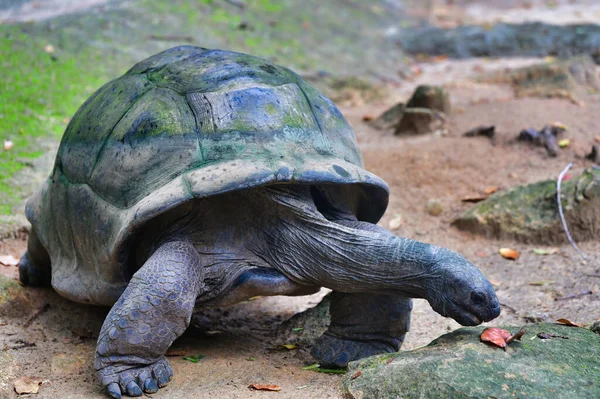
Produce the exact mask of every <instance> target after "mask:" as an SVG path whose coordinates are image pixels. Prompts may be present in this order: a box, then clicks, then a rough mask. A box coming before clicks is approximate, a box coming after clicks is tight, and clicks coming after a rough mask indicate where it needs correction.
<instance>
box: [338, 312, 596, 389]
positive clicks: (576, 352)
mask: <svg viewBox="0 0 600 399" xmlns="http://www.w3.org/2000/svg"><path fill="white" fill-rule="evenodd" d="M484 328H485V327H470V328H461V329H458V330H456V331H453V332H451V333H448V334H445V335H443V336H441V337H439V338H437V339H436V340H434V341H433V342H431V343H430V344H429V345H427V346H425V347H422V348H418V349H415V350H412V351H406V352H400V353H394V354H387V355H379V356H374V357H370V358H367V359H363V360H361V361H357V362H352V363H350V366H349V370H348V373H347V374H346V376H345V377H344V380H343V382H342V384H343V389H344V391H345V393H346V395H347V397H350V398H404V399H411V398H421V399H427V398H472V399H475V398H482V399H487V398H496V399H501V398H552V399H558V398H565V399H566V398H598V397H600V337H599V336H598V335H597V334H594V333H593V332H591V331H590V330H587V329H585V328H578V327H568V326H563V325H558V324H532V325H529V326H527V332H526V334H525V335H524V336H523V337H522V339H521V341H520V342H519V341H514V342H513V343H511V344H510V345H509V347H508V348H507V350H506V351H503V350H502V349H500V348H496V347H492V346H490V345H487V344H484V343H482V342H480V339H479V336H480V334H481V332H482V331H483V329H484ZM502 328H504V329H507V330H509V331H511V332H512V333H515V332H516V331H517V330H518V329H519V327H502ZM540 332H545V333H549V334H555V335H558V336H564V337H568V338H567V339H564V338H550V339H545V340H542V339H540V338H538V337H537V334H538V333H540ZM359 371H360V374H359V373H358V372H359Z"/></svg>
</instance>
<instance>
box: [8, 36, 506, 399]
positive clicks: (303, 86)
mask: <svg viewBox="0 0 600 399" xmlns="http://www.w3.org/2000/svg"><path fill="white" fill-rule="evenodd" d="M388 194H389V193H388V187H387V185H386V184H385V182H383V181H382V180H381V179H380V178H378V177H377V176H375V175H373V174H371V173H369V172H367V171H366V170H364V168H363V162H362V158H361V154H360V152H359V149H358V145H357V141H356V138H355V136H354V133H353V131H352V130H351V128H350V127H349V126H348V123H347V122H346V120H345V119H344V117H343V116H342V115H341V113H340V111H339V110H338V109H337V108H336V107H335V105H334V104H333V103H332V102H331V101H330V100H328V99H327V98H325V97H324V96H323V95H322V94H320V93H319V92H318V91H317V90H315V89H314V88H313V87H311V86H310V85H309V84H308V83H307V82H305V81H304V80H303V79H301V78H300V77H299V76H298V75H296V74H295V73H293V72H292V71H290V70H289V69H286V68H283V67H281V66H277V65H273V64H272V63H269V62H267V61H265V60H263V59H260V58H257V57H253V56H250V55H245V54H240V53H234V52H229V51H221V50H208V49H204V48H199V47H192V46H181V47H175V48H172V49H169V50H166V51H164V52H162V53H159V54H157V55H154V56H152V57H150V58H148V59H145V60H143V61H141V62H139V63H138V64H136V65H135V66H134V67H133V68H131V69H130V70H129V71H128V72H127V73H126V74H125V75H123V76H122V77H120V78H118V79H116V80H113V81H112V82H109V83H107V84H106V85H105V86H103V87H102V88H100V89H99V90H98V91H97V92H96V93H94V94H93V95H92V97H91V98H89V99H88V100H87V101H86V102H85V103H84V104H83V105H82V106H81V108H80V109H79V110H78V111H77V113H76V114H75V116H74V117H73V119H72V120H71V122H70V123H69V125H68V127H67V129H66V131H65V133H64V136H63V138H62V142H61V144H60V147H59V149H58V154H57V156H56V162H55V164H54V168H53V170H52V173H51V175H50V177H49V178H48V179H47V180H46V181H45V182H44V183H43V185H42V187H41V189H40V190H39V191H38V192H37V193H36V194H35V195H34V196H33V197H32V198H31V199H30V200H29V202H28V204H27V210H26V212H27V217H28V219H29V221H30V222H31V225H32V229H31V234H30V236H29V242H28V249H27V252H26V253H25V254H24V255H23V257H22V259H21V262H20V266H19V271H20V278H21V281H22V282H23V283H24V284H29V285H38V286H44V285H52V287H53V288H54V289H55V290H56V291H57V292H58V293H59V294H60V295H62V296H64V297H66V298H69V299H71V300H73V301H77V302H82V303H88V304H96V305H104V306H112V309H111V310H110V313H109V314H108V316H107V318H106V320H105V322H104V325H103V326H102V329H101V331H100V335H99V338H98V344H97V348H96V354H95V361H94V365H95V368H96V370H97V373H98V377H99V379H100V382H101V383H102V385H103V386H105V387H106V389H107V392H108V394H109V395H111V396H112V397H115V398H120V397H121V395H123V394H127V395H130V396H140V395H142V394H143V392H147V393H152V392H156V391H158V389H159V387H164V386H165V385H167V383H168V382H169V380H170V379H171V377H172V375H173V371H172V370H171V367H170V366H169V362H168V361H167V359H166V358H165V352H166V351H167V349H168V348H169V346H170V345H171V344H172V343H173V341H174V340H175V339H176V338H177V337H179V336H180V335H181V334H182V333H183V332H184V331H185V330H186V328H187V326H188V324H189V322H190V318H191V316H192V313H193V312H194V310H198V309H202V308H206V307H214V306H224V305H230V304H234V303H237V302H240V301H243V300H246V299H248V298H250V297H252V296H256V295H306V294H311V293H314V292H316V291H317V290H319V289H320V287H327V288H330V289H331V290H333V294H332V301H331V306H330V311H331V324H330V326H329V329H328V330H327V331H326V332H325V333H324V334H323V335H322V336H321V337H320V338H319V339H318V340H317V342H316V343H315V345H314V347H313V348H312V352H311V353H312V355H313V356H314V357H315V358H316V359H317V360H318V361H319V362H320V363H321V364H322V365H329V366H338V367H344V366H346V365H347V364H348V362H350V361H352V360H356V359H359V358H362V357H366V356H370V355H375V354H379V353H384V352H394V351H398V350H399V348H400V345H401V344H402V341H403V339H404V336H405V334H406V332H407V331H408V327H409V319H410V311H411V308H412V302H411V299H410V298H425V299H426V300H428V301H429V303H430V304H431V306H432V307H433V309H434V310H435V311H436V312H438V313H439V314H441V315H443V316H448V317H452V318H454V319H455V320H456V321H458V322H459V323H460V324H463V325H476V324H479V323H481V322H483V321H488V320H491V319H493V318H495V317H497V316H498V315H499V313H500V306H499V303H498V300H497V298H496V295H495V293H494V290H493V288H492V286H491V285H490V283H489V282H488V280H487V279H486V278H485V277H484V276H483V274H482V273H481V272H480V271H479V270H478V269H477V268H476V267H475V266H474V265H473V264H472V263H471V262H469V261H467V260H466V259H465V258H464V257H462V256H461V255H459V254H457V253H455V252H453V251H451V250H449V249H446V248H441V247H438V246H435V245H429V244H425V243H421V242H417V241H414V240H411V239H407V238H400V237H397V236H395V235H393V234H391V233H390V232H388V231H386V230H385V229H383V228H381V227H378V226H377V225H376V223H377V222H378V220H379V219H380V218H381V216H382V215H383V213H384V211H385V210H386V206H387V203H388Z"/></svg>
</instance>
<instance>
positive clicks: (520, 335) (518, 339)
mask: <svg viewBox="0 0 600 399" xmlns="http://www.w3.org/2000/svg"><path fill="white" fill-rule="evenodd" d="M526 332H527V330H526V329H525V327H521V329H520V330H519V331H517V333H516V334H513V335H511V336H510V337H508V339H507V340H506V345H509V344H510V343H511V342H513V341H514V340H515V339H516V340H517V341H520V340H521V337H522V336H523V335H525V333H526Z"/></svg>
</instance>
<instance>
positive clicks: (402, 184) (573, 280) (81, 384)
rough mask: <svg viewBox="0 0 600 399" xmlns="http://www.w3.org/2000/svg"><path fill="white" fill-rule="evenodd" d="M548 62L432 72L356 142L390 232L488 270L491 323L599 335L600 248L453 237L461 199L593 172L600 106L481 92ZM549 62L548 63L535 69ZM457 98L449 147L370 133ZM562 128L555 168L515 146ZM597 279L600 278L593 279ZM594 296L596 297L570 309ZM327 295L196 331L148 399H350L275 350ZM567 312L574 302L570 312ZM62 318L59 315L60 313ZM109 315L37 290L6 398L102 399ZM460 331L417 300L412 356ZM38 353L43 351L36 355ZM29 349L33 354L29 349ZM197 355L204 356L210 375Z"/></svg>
mask: <svg viewBox="0 0 600 399" xmlns="http://www.w3.org/2000/svg"><path fill="white" fill-rule="evenodd" d="M532 62H534V60H524V59H523V60H515V59H512V60H495V61H486V60H470V61H448V60H442V61H439V62H426V63H422V64H420V65H419V67H420V68H421V70H422V73H421V74H420V75H419V76H418V77H417V78H416V79H414V80H413V81H406V82H405V83H403V84H402V85H401V86H400V87H396V88H394V89H393V90H391V91H390V93H389V96H388V97H387V98H385V99H383V100H382V101H380V102H378V103H376V104H373V103H370V104H365V103H363V102H362V101H360V99H358V100H356V101H354V102H351V103H347V104H341V106H340V108H341V110H342V112H343V113H344V115H345V116H346V117H347V119H348V121H349V122H350V124H351V125H352V126H353V128H354V129H355V131H356V134H357V137H358V140H359V143H360V145H361V148H362V151H363V155H364V160H365V164H366V168H367V169H368V170H370V171H372V172H374V173H376V174H377V175H379V176H380V177H381V178H383V179H384V180H385V181H387V182H388V184H389V186H390V189H391V193H392V195H391V202H390V206H389V209H388V211H387V213H386V215H385V216H384V218H383V219H382V221H381V222H380V224H381V225H382V226H384V227H388V225H389V222H390V220H391V219H393V218H396V217H398V216H400V217H401V218H402V221H403V222H402V224H401V225H400V227H399V229H398V230H396V231H395V232H396V234H398V235H400V236H404V237H410V238H414V239H417V240H421V241H425V242H429V243H433V244H437V245H441V246H445V247H449V248H451V249H453V250H456V251H458V252H460V253H462V254H464V255H465V256H466V257H467V258H469V259H470V260H472V261H473V262H474V263H475V264H476V265H478V266H479V267H480V268H481V270H482V271H483V273H484V274H485V275H486V276H487V277H488V278H489V279H490V280H491V281H492V282H493V284H494V285H495V288H496V292H497V294H498V297H499V298H500V302H501V304H502V307H503V309H502V315H501V316H500V317H499V318H498V319H496V320H494V321H492V322H490V323H488V324H489V325H491V326H494V325H514V326H521V325H524V324H526V323H528V322H537V321H552V320H555V319H558V318H568V319H570V320H573V321H576V322H581V323H591V322H593V321H595V320H597V319H599V318H600V278H598V275H600V243H598V242H584V243H580V244H579V245H580V247H581V249H582V250H583V251H584V252H585V253H586V255H587V257H588V258H589V259H590V261H589V262H587V263H583V262H581V261H580V259H579V257H578V256H577V254H576V252H575V251H574V250H573V249H572V248H571V247H570V246H569V245H563V246H560V247H558V250H559V251H558V253H557V254H554V255H549V256H540V255H535V254H534V253H533V251H532V249H533V248H539V247H543V246H534V245H523V244H521V243H519V242H515V241H497V240H491V239H485V238H481V237H477V236H473V235H470V234H467V233H463V232H460V231H458V230H456V229H454V228H452V227H450V222H451V220H452V219H453V218H454V217H456V216H457V215H459V214H460V213H462V212H464V211H465V210H466V209H468V207H469V205H468V204H465V203H463V202H461V198H463V197H466V196H469V195H473V194H480V193H481V192H482V191H483V190H484V189H486V188H488V187H492V186H497V187H499V188H500V189H507V188H510V187H513V186H515V185H520V184H526V183H531V182H535V181H539V180H542V179H555V178H556V177H557V176H558V174H559V172H560V171H561V170H562V169H563V168H564V166H565V165H566V164H567V163H569V162H574V164H575V166H574V169H573V172H572V173H578V172H580V171H581V170H582V169H583V168H585V167H589V166H590V165H591V164H590V162H589V161H587V160H585V159H583V155H584V154H585V153H586V152H587V151H589V147H590V143H591V141H592V140H593V138H594V137H595V136H598V135H599V131H598V127H597V126H598V123H597V115H599V114H600V96H599V95H596V94H588V93H580V94H578V99H580V100H581V101H582V103H580V104H575V103H574V102H573V101H569V100H565V99H542V98H515V97H514V96H513V94H512V89H511V88H510V87H507V86H499V85H488V84H479V83H475V82H474V81H473V79H472V78H473V76H474V75H475V73H476V71H477V72H480V71H481V70H482V69H483V70H491V69H494V68H506V67H513V66H518V65H526V64H529V63H532ZM535 62H540V60H535ZM420 83H435V84H446V86H447V88H448V90H449V92H450V94H451V99H452V104H453V112H452V113H451V115H450V117H449V123H448V134H447V135H443V136H442V135H436V134H431V135H426V136H419V137H402V138H399V137H395V136H393V135H392V133H391V132H389V131H388V132H382V131H377V130H374V129H372V128H371V127H369V126H368V125H367V124H366V123H365V122H363V117H364V116H376V115H378V114H380V113H381V112H383V111H384V110H386V109H387V108H388V107H389V106H391V105H393V104H394V102H395V101H397V100H406V99H407V97H408V96H409V94H410V92H411V91H412V90H413V89H414V87H415V86H416V85H417V84H420ZM555 121H560V122H562V123H564V124H565V125H567V126H568V132H567V137H568V138H569V139H570V140H571V143H572V144H571V145H570V146H569V147H568V148H565V149H563V150H561V152H560V155H559V156H558V157H557V158H550V157H548V156H547V155H546V152H545V151H544V149H543V148H534V147H529V146H527V145H523V144H522V143H517V142H515V141H514V138H515V137H516V135H517V134H518V132H519V131H520V130H521V129H523V128H526V127H541V126H543V125H544V124H546V123H550V122H555ZM479 125H495V126H496V136H497V140H496V142H494V143H492V142H491V141H490V140H488V139H487V138H483V137H477V138H465V137H462V133H463V132H465V131H467V130H469V129H471V128H473V127H476V126H479ZM430 199H438V200H440V201H441V203H442V204H443V208H444V210H443V212H442V214H441V215H440V216H437V217H435V216H431V215H429V214H428V213H427V211H426V209H425V205H424V204H425V203H426V202H427V201H428V200H430ZM25 246H26V237H25V236H22V237H21V238H17V239H11V240H6V241H4V242H0V254H11V255H14V256H17V257H18V256H20V255H21V254H22V252H23V251H24V249H25ZM501 247H510V248H514V249H516V250H518V251H519V252H520V253H521V257H520V259H518V260H517V261H509V260H506V259H504V258H502V257H501V256H500V255H499V254H498V249H499V248H501ZM0 273H1V274H3V275H6V276H10V277H15V278H16V267H6V266H1V265H0ZM591 276H594V277H591ZM588 291H591V294H586V295H582V296H579V297H577V298H573V299H568V297H569V296H572V295H576V294H580V293H583V292H588ZM322 295H323V293H320V294H317V295H315V296H311V297H305V298H281V297H274V298H259V299H256V300H254V301H250V302H246V303H243V304H240V305H236V306H235V307H232V308H228V309H222V310H219V311H217V314H220V315H221V320H220V321H219V323H218V325H216V326H215V330H214V331H210V333H209V334H208V333H200V332H199V331H197V330H195V329H193V328H191V329H190V330H188V332H187V333H186V334H185V335H184V337H183V338H181V339H180V340H178V341H176V343H175V344H174V346H173V348H174V349H176V350H177V352H178V355H177V356H173V357H171V358H170V361H171V364H172V366H173V369H174V371H175V377H174V379H173V381H172V382H171V384H170V385H169V387H167V388H165V389H161V390H160V392H159V393H157V394H154V395H147V396H148V397H156V398H189V397H193V398H208V397H211V398H258V397H261V398H264V397H277V398H298V397H303V398H341V393H340V391H339V387H338V386H339V384H338V382H339V379H340V378H341V377H340V376H339V375H327V374H319V373H315V372H312V371H304V370H302V367H303V366H305V365H307V364H310V363H311V359H310V356H309V355H308V354H307V351H306V349H305V348H300V349H299V350H279V349H276V348H274V342H275V341H276V337H275V335H274V331H275V330H276V328H277V327H278V326H279V324H280V323H281V322H282V321H283V320H286V319H288V318H289V317H291V316H292V315H293V314H295V313H297V312H299V311H301V310H304V309H306V308H308V307H310V306H314V305H315V304H316V303H317V302H318V301H319V299H320V297H322ZM563 298H565V299H563ZM47 305H49V306H47ZM106 313H107V310H106V309H99V308H93V307H89V306H84V305H78V304H74V303H71V302H69V301H67V300H65V299H62V298H61V297H59V296H58V295H57V294H56V293H54V292H53V291H52V290H50V289H35V288H27V289H26V290H25V291H24V293H22V294H20V295H19V296H18V300H17V301H16V302H15V306H14V309H13V310H12V311H11V312H10V313H9V314H8V315H7V316H6V317H5V318H3V319H0V346H1V347H2V351H0V365H2V366H3V367H4V368H3V369H2V370H1V371H0V398H12V397H16V394H15V393H14V392H13V386H12V381H13V380H14V379H15V378H17V377H20V376H23V375H28V376H37V377H41V378H42V379H43V380H44V383H43V385H42V386H41V388H40V393H39V394H38V395H37V397H39V398H56V397H61V398H102V397H104V396H103V392H102V388H101V387H100V386H99V385H98V384H97V382H96V380H95V376H94V372H93V366H92V359H93V353H94V347H95V339H96V337H97V333H98V331H99V329H100V326H101V324H102V322H103V318H104V316H105V315H106ZM457 327H458V324H457V323H455V322H454V321H452V320H449V319H445V318H443V317H441V316H439V315H437V314H436V313H434V312H433V311H432V310H431V308H430V307H429V305H428V304H427V303H426V302H425V301H423V300H417V301H416V304H415V309H414V311H413V322H412V328H411V332H410V333H409V335H408V338H407V341H406V343H405V345H404V347H403V349H411V348H415V347H418V346H421V345H425V344H427V343H428V342H429V341H431V340H432V339H433V338H435V337H437V336H439V335H440V334H443V333H445V332H447V331H450V330H453V329H455V328H457ZM24 343H30V344H32V345H24ZM23 346H25V347H23ZM182 353H185V354H186V355H199V354H202V355H204V358H203V359H202V360H200V361H199V362H198V363H192V362H189V361H186V360H183V356H182V355H181V354H182ZM253 383H266V384H277V385H279V386H280V387H281V391H280V392H277V393H275V392H253V391H250V390H249V389H248V385H249V384H253Z"/></svg>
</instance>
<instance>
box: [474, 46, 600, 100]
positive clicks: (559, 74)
mask: <svg viewBox="0 0 600 399" xmlns="http://www.w3.org/2000/svg"><path fill="white" fill-rule="evenodd" d="M479 80H480V81H483V82H486V83H503V84H510V85H512V86H513V87H514V89H515V94H516V95H517V97H559V98H568V99H570V100H573V101H575V102H577V100H576V99H575V90H576V89H577V88H578V87H580V86H581V87H584V88H585V89H586V90H589V89H590V88H594V89H600V78H599V77H598V75H597V73H596V65H595V63H594V61H593V60H592V59H591V58H590V57H589V56H581V57H575V58H571V59H568V60H559V61H554V62H549V63H548V62H546V63H543V64H536V65H532V66H527V67H523V68H517V69H514V70H509V71H499V72H492V73H489V74H485V75H483V76H481V77H480V78H479Z"/></svg>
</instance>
